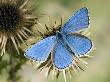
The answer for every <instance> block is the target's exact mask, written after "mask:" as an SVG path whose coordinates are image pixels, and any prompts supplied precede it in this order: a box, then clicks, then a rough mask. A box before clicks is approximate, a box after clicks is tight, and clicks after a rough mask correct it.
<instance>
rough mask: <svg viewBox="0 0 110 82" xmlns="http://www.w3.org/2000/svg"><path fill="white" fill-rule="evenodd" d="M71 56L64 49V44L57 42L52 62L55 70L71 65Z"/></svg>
mask: <svg viewBox="0 0 110 82" xmlns="http://www.w3.org/2000/svg"><path fill="white" fill-rule="evenodd" d="M72 61H73V55H71V53H70V52H69V51H68V50H67V49H66V48H65V46H64V44H63V43H61V42H58V43H57V45H56V46H55V48H54V57H53V62H54V65H55V67H56V68H58V69H64V68H67V67H69V65H70V64H72Z"/></svg>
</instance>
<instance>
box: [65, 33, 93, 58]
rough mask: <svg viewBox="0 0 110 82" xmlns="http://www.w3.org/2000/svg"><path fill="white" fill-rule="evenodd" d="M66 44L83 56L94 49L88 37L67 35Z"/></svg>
mask: <svg viewBox="0 0 110 82" xmlns="http://www.w3.org/2000/svg"><path fill="white" fill-rule="evenodd" d="M65 38H66V42H67V44H68V45H69V47H70V48H71V49H72V51H74V53H75V54H77V55H79V56H82V55H84V54H86V53H87V52H88V51H90V49H91V48H92V42H91V40H89V39H88V38H87V37H86V36H84V35H80V34H69V35H66V37H65Z"/></svg>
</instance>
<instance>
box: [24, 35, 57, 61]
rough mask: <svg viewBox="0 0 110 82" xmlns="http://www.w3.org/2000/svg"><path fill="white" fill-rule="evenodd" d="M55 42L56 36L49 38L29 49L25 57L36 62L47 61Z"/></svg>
mask: <svg viewBox="0 0 110 82" xmlns="http://www.w3.org/2000/svg"><path fill="white" fill-rule="evenodd" d="M55 41H56V36H50V37H47V38H45V39H43V40H41V41H40V42H38V43H36V44H35V45H33V46H32V47H31V48H30V49H28V50H27V51H26V54H25V55H26V56H27V57H29V58H31V59H33V60H36V61H45V60H46V59H47V58H48V56H49V54H50V52H51V50H52V48H53V46H54V44H55Z"/></svg>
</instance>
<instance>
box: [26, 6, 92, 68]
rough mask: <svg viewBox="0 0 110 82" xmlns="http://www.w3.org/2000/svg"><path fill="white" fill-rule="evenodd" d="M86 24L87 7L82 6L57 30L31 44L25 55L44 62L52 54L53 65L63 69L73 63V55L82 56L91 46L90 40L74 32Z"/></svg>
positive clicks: (86, 25)
mask: <svg viewBox="0 0 110 82" xmlns="http://www.w3.org/2000/svg"><path fill="white" fill-rule="evenodd" d="M88 25H89V16H88V9H87V8H86V7H84V8H82V9H80V10H79V11H77V12H76V13H75V14H74V15H73V16H72V17H71V18H70V19H69V20H68V22H66V23H65V24H64V25H63V26H62V27H61V29H60V30H59V31H56V32H55V33H54V35H50V36H48V37H47V38H45V39H43V40H41V41H39V42H38V43H36V44H35V45H33V46H32V47H31V48H30V49H28V50H27V51H26V54H25V55H26V56H27V57H29V58H31V59H33V60H36V61H39V62H45V61H46V60H47V58H48V57H49V55H52V57H53V58H52V59H53V60H52V61H53V64H54V66H55V67H56V68H58V69H65V68H67V67H69V66H71V65H72V64H74V63H73V61H74V58H75V57H80V56H84V55H85V54H86V53H87V52H88V51H89V50H90V49H91V48H92V42H91V40H89V39H88V38H87V37H86V36H84V35H81V34H78V33H76V31H79V30H82V29H84V28H87V27H88ZM50 53H53V54H50Z"/></svg>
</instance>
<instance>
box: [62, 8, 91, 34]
mask: <svg viewBox="0 0 110 82" xmlns="http://www.w3.org/2000/svg"><path fill="white" fill-rule="evenodd" d="M88 25H89V16H88V9H87V8H86V7H84V8H82V9H80V10H79V11H77V12H76V13H75V14H74V15H73V16H72V17H71V18H70V19H69V20H68V22H66V23H65V24H64V26H63V27H62V29H61V32H62V33H67V34H68V33H73V32H76V31H79V30H81V29H84V28H87V27H88Z"/></svg>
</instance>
